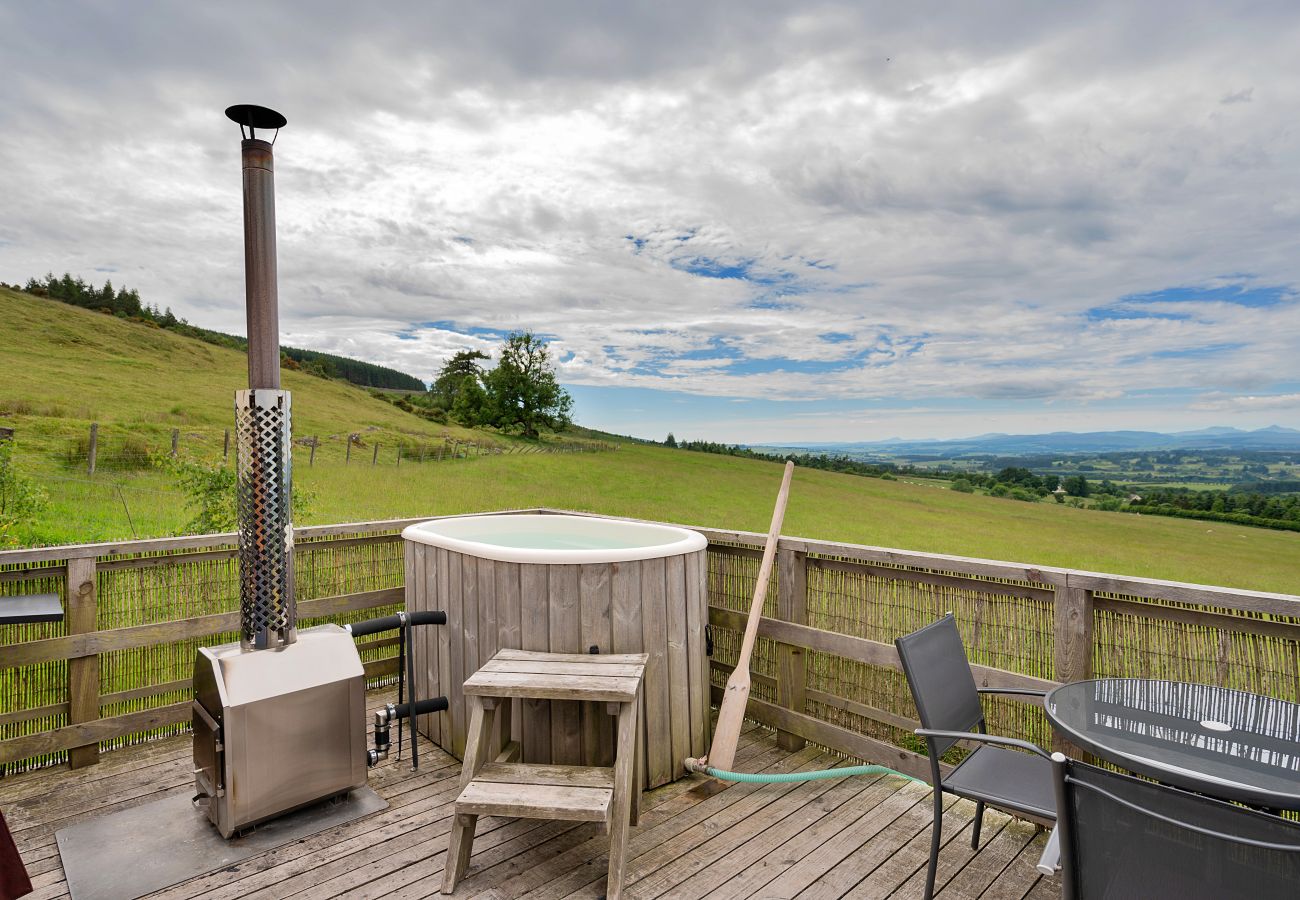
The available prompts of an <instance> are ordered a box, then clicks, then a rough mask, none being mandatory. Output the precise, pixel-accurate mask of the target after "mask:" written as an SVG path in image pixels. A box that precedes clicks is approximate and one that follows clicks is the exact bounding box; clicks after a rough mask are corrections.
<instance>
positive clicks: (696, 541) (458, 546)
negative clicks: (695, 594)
mask: <svg viewBox="0 0 1300 900" xmlns="http://www.w3.org/2000/svg"><path fill="white" fill-rule="evenodd" d="M461 519H516V520H517V519H536V520H546V521H564V520H573V519H581V520H584V521H605V522H609V523H610V524H611V525H631V526H633V527H636V528H653V529H658V530H661V531H668V532H675V533H677V534H680V535H681V539H680V540H677V541H673V542H671V543H668V544H657V545H652V546H647V547H614V548H605V549H592V550H556V549H546V548H536V549H534V548H528V547H503V546H500V545H497V544H486V543H483V542H481V541H470V540H464V539H462V538H454V537H449V536H447V535H442V534H433V533H430V532H428V531H424V530H422V529H424V527H425V526H429V525H438V524H444V523H447V522H454V521H458V520H461ZM402 538H403V539H404V540H407V541H412V542H414V543H418V544H425V545H426V546H430V547H436V548H438V549H440V550H446V551H448V552H451V553H461V554H464V555H467V556H474V557H477V558H479V559H490V560H494V561H496V562H507V563H517V564H523V565H593V564H601V563H619V562H636V561H639V560H647V559H666V558H667V557H670V556H681V555H684V554H688V553H698V552H700V551H702V550H705V549H707V548H708V546H709V542H708V539H707V538H706V537H705V536H704V535H702V534H700V533H699V532H698V531H693V530H691V529H689V528H683V527H681V526H678V525H662V524H660V523H658V522H640V521H636V520H631V519H614V518H609V519H607V518H604V517H602V516H583V515H573V514H555V513H546V514H543V513H466V514H465V515H458V516H440V517H437V518H431V519H427V520H425V521H423V522H416V523H415V524H414V525H408V526H407V527H406V528H404V529H402Z"/></svg>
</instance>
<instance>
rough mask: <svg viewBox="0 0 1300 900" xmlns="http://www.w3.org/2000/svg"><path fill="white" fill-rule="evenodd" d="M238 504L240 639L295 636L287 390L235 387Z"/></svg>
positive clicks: (263, 641)
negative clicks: (236, 388) (239, 388)
mask: <svg viewBox="0 0 1300 900" xmlns="http://www.w3.org/2000/svg"><path fill="white" fill-rule="evenodd" d="M235 430H236V437H237V440H236V447H235V449H236V453H235V459H236V472H237V476H238V504H239V568H240V589H239V618H240V643H241V645H242V646H243V647H244V648H245V649H249V650H263V649H267V648H276V647H283V646H285V645H286V644H292V643H293V642H294V640H295V638H296V636H297V626H298V616H297V611H296V609H295V606H294V597H293V523H292V521H291V513H290V501H291V496H292V464H291V461H290V447H291V444H290V440H289V434H290V431H289V392H288V391H275V390H269V389H265V388H259V389H257V390H248V391H236V392H235Z"/></svg>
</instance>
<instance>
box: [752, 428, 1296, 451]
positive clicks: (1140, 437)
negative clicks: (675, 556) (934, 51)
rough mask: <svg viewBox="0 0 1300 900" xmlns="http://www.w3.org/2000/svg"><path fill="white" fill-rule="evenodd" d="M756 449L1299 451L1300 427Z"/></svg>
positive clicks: (981, 437) (987, 436)
mask: <svg viewBox="0 0 1300 900" xmlns="http://www.w3.org/2000/svg"><path fill="white" fill-rule="evenodd" d="M754 446H756V447H757V446H766V447H781V448H784V449H796V450H812V451H817V452H823V453H872V452H875V453H881V454H889V455H893V456H900V455H901V456H928V455H933V456H939V457H947V458H952V457H959V456H986V455H987V456H1032V455H1036V454H1051V453H1110V452H1116V451H1125V450H1133V451H1147V450H1283V451H1289V450H1297V451H1300V429H1295V428H1284V427H1282V426H1281V425H1270V426H1268V427H1267V428H1259V429H1256V430H1254V431H1243V430H1242V429H1240V428H1227V427H1223V426H1218V427H1214V428H1202V429H1199V430H1197V431H1179V432H1174V433H1172V434H1165V433H1162V432H1159V431H1089V432H1073V431H1054V432H1051V433H1049V434H983V435H979V436H977V437H971V438H958V439H956V440H943V441H937V440H915V441H908V440H900V439H897V438H894V439H890V440H885V441H852V442H835V441H831V442H812V443H802V444H764V445H754Z"/></svg>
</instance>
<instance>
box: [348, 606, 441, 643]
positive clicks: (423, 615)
mask: <svg viewBox="0 0 1300 900" xmlns="http://www.w3.org/2000/svg"><path fill="white" fill-rule="evenodd" d="M406 621H407V622H409V623H411V624H412V625H446V624H447V614H446V613H445V612H442V611H441V610H436V609H431V610H425V611H424V612H413V613H406ZM401 627H402V617H401V616H400V615H393V616H381V617H379V618H378V619H366V620H365V621H364V622H353V623H352V624H351V625H349V626H348V630H349V631H351V632H352V636H353V637H365V636H366V635H368V634H378V633H379V632H381V631H392V630H393V629H395V628H401Z"/></svg>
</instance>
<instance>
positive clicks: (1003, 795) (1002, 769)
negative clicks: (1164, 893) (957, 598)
mask: <svg viewBox="0 0 1300 900" xmlns="http://www.w3.org/2000/svg"><path fill="white" fill-rule="evenodd" d="M894 645H895V646H897V647H898V657H899V659H900V660H902V663H903V674H904V675H905V676H907V684H908V687H910V688H911V689H912V699H913V700H915V701H916V711H917V712H918V713H919V714H920V717H921V727H920V728H918V729H917V730H916V733H917V734H918V735H919V736H921V737H923V738H925V743H926V747H927V748H928V749H929V753H930V776H931V783H932V784H933V785H934V827H933V829H932V830H931V834H930V868H929V871H928V872H927V873H926V877H925V896H926V900H929V898H930V897H932V896H933V895H934V876H935V870H936V868H937V866H938V864H939V845H940V843H941V842H942V831H941V828H942V823H943V795H944V794H945V793H948V794H954V795H956V796H958V797H965V798H966V799H967V800H974V801H975V827H974V830H973V832H972V834H971V847H972V848H974V849H979V842H980V827H981V825H982V824H983V822H984V805H985V804H988V805H990V806H994V807H997V808H998V809H1004V810H1008V811H1010V812H1016V813H1022V814H1026V815H1032V816H1037V817H1039V818H1042V819H1048V820H1052V819H1055V818H1056V801H1055V796H1054V793H1053V789H1052V768H1051V763H1050V761H1049V757H1048V755H1047V753H1046V752H1044V751H1043V750H1042V749H1040V748H1039V747H1036V746H1035V745H1033V744H1031V743H1030V742H1029V741H1022V740H1019V739H1017V738H1007V737H998V736H996V735H991V734H986V733H985V729H984V707H983V705H982V704H981V703H980V694H1029V695H1033V696H1042V694H1043V692H1042V691H1031V690H1025V689H1020V688H1012V689H1003V688H977V687H976V686H975V677H974V676H973V675H972V674H971V670H970V663H969V662H968V661H967V659H966V648H965V647H963V646H962V643H961V635H960V634H958V632H957V620H956V619H954V618H953V616H952V613H949V614H948V615H946V616H944V617H943V618H942V619H940V620H939V621H937V622H934V623H932V624H930V625H927V626H925V627H924V628H922V629H921V630H920V631H915V632H913V633H912V634H909V635H907V636H906V637H901V638H898V639H897V640H896V641H894ZM960 740H968V741H978V742H979V743H980V744H982V745H983V746H980V747H978V748H976V749H975V750H974V751H973V752H972V753H971V754H970V755H969V756H967V757H966V758H965V759H964V760H962V761H961V764H960V765H958V766H957V768H955V769H953V770H952V771H951V772H949V773H948V775H947V776H944V775H942V774H941V771H940V769H939V757H941V756H943V754H944V753H946V752H947V751H948V749H949V748H950V747H952V745H953V744H955V743H957V742H958V741H960ZM1012 747H1014V748H1017V749H1008V748H1012ZM1021 750H1025V751H1028V752H1026V753H1021V752H1019V751H1021Z"/></svg>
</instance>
